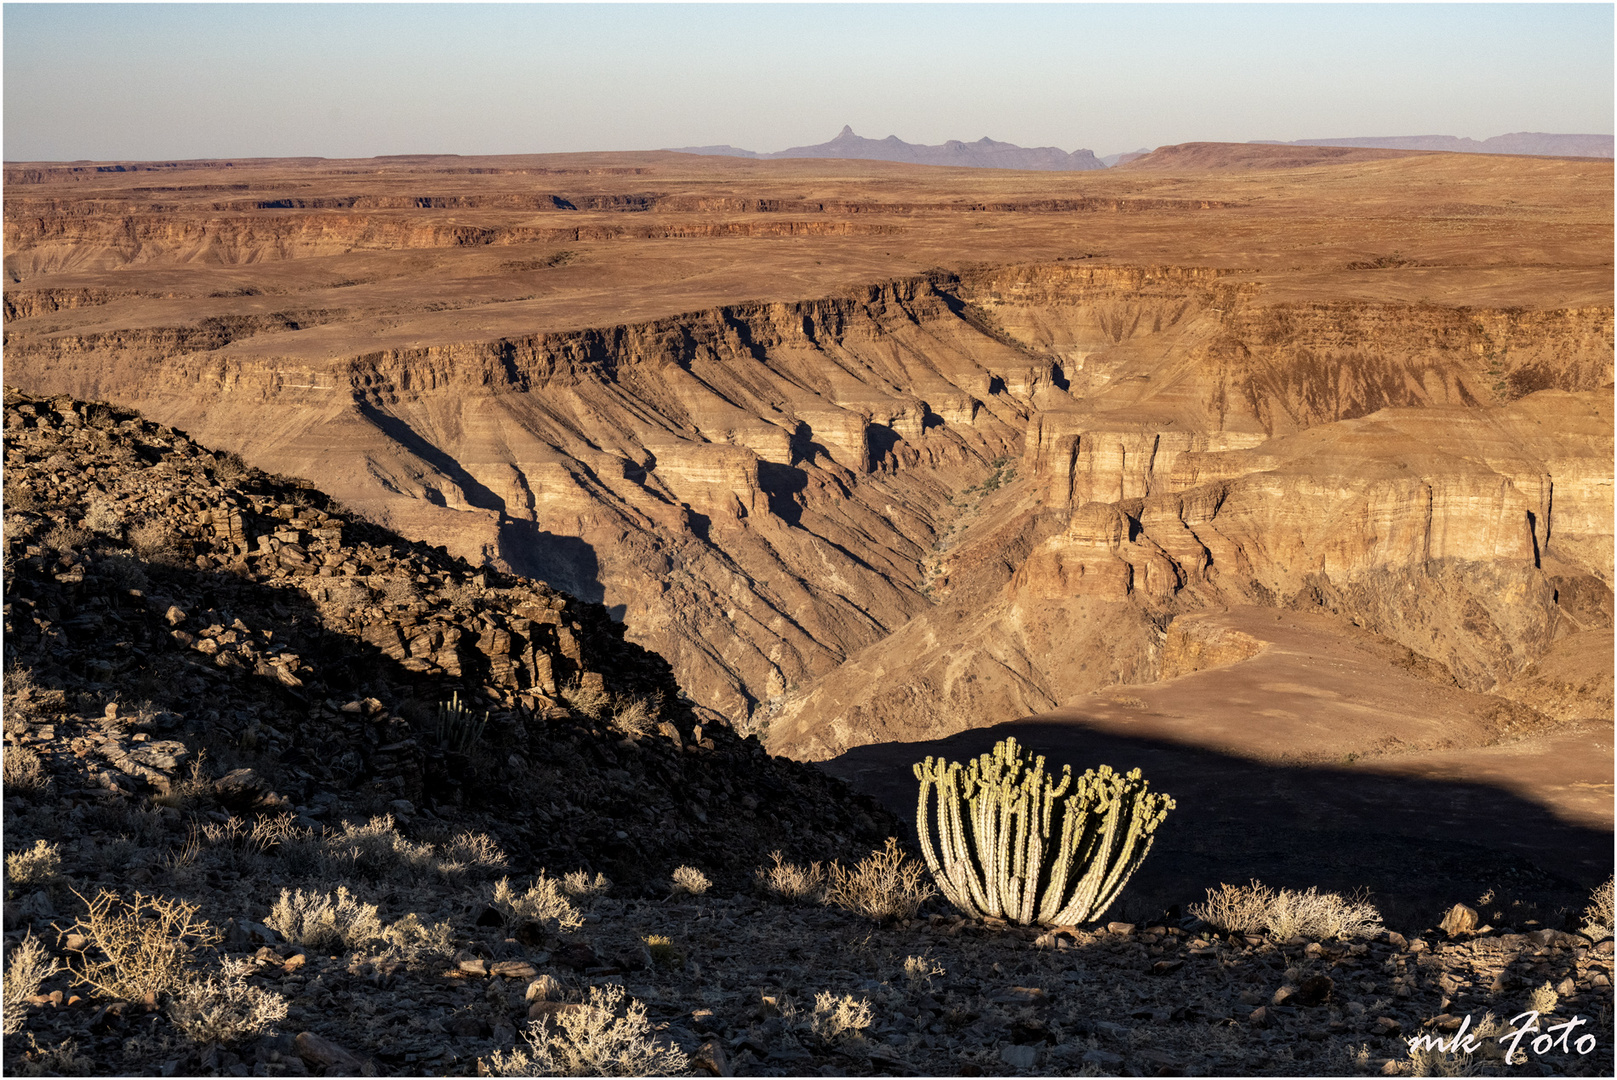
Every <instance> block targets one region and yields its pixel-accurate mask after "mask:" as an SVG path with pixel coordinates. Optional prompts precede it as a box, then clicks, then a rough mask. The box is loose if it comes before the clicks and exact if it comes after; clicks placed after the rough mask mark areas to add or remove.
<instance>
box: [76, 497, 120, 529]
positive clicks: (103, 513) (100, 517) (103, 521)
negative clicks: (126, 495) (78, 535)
mask: <svg viewBox="0 0 1617 1080" xmlns="http://www.w3.org/2000/svg"><path fill="white" fill-rule="evenodd" d="M83 524H84V527H85V528H86V529H88V530H90V531H91V532H93V533H100V534H101V535H102V536H118V535H120V534H122V533H123V526H124V516H123V514H122V513H120V512H119V510H118V504H117V503H115V502H113V501H112V500H110V499H92V500H91V501H90V505H89V508H88V509H86V510H85V511H84V522H83Z"/></svg>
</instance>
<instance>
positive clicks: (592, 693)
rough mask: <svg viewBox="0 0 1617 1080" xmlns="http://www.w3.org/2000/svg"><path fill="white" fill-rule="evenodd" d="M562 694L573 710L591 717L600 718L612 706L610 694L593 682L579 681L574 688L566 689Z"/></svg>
mask: <svg viewBox="0 0 1617 1080" xmlns="http://www.w3.org/2000/svg"><path fill="white" fill-rule="evenodd" d="M564 696H565V697H566V698H567V704H568V705H570V706H572V709H573V711H574V712H577V713H582V714H583V715H585V716H588V717H590V718H591V719H596V720H598V719H600V718H601V717H602V716H604V715H606V713H607V712H608V710H610V709H611V708H612V695H611V694H609V693H607V692H606V690H605V689H603V688H602V687H600V686H597V685H595V684H594V683H589V684H582V683H581V684H580V685H579V686H577V687H575V688H574V689H572V690H568V691H566V692H565V695H564Z"/></svg>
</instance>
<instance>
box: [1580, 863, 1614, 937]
mask: <svg viewBox="0 0 1617 1080" xmlns="http://www.w3.org/2000/svg"><path fill="white" fill-rule="evenodd" d="M1611 919H1612V879H1611V878H1610V877H1608V878H1606V881H1605V884H1603V885H1601V886H1600V887H1599V888H1598V889H1596V890H1595V891H1594V893H1593V895H1591V896H1590V897H1589V906H1588V907H1586V908H1584V909H1583V932H1584V933H1585V934H1587V935H1588V936H1589V937H1592V938H1594V939H1595V940H1596V941H1600V940H1601V939H1603V938H1609V937H1611Z"/></svg>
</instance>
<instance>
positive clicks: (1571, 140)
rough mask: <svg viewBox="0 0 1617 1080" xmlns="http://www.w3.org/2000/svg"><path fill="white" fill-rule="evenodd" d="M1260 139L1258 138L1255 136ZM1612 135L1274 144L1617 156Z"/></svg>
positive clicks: (1395, 138)
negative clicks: (1614, 151) (1614, 153)
mask: <svg viewBox="0 0 1617 1080" xmlns="http://www.w3.org/2000/svg"><path fill="white" fill-rule="evenodd" d="M1255 141H1256V140H1255ZM1612 144H1613V139H1612V136H1610V135H1555V134H1550V133H1547V132H1543V131H1515V132H1512V133H1510V134H1509V135H1495V136H1494V137H1493V138H1491V139H1483V140H1482V141H1480V142H1479V141H1477V140H1476V139H1463V138H1460V137H1458V136H1455V135H1376V136H1370V137H1367V138H1353V139H1297V140H1294V141H1292V142H1289V143H1271V144H1269V145H1274V146H1364V147H1374V148H1377V149H1382V150H1445V151H1448V152H1449V153H1455V154H1528V155H1533V156H1539V157H1602V158H1609V157H1612V156H1613V146H1612Z"/></svg>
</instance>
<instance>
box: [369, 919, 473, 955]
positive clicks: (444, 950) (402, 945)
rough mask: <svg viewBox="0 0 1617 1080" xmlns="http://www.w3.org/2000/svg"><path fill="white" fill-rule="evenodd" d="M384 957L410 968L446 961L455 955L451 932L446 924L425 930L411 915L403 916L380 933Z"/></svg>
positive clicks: (435, 925) (424, 925)
mask: <svg viewBox="0 0 1617 1080" xmlns="http://www.w3.org/2000/svg"><path fill="white" fill-rule="evenodd" d="M382 940H383V941H385V942H387V955H388V956H390V957H393V958H396V959H399V960H402V961H404V962H405V963H407V964H410V965H411V966H423V967H424V966H428V965H435V964H440V963H443V962H444V961H447V960H448V959H449V958H450V956H452V955H453V954H454V952H455V928H454V927H453V926H450V925H449V924H448V923H446V922H437V923H433V924H432V925H431V926H428V925H427V924H426V923H423V922H422V921H421V917H420V916H419V915H417V914H416V913H415V912H413V911H412V912H411V913H410V914H408V915H406V916H404V917H403V918H402V919H399V920H398V921H397V922H395V923H393V924H392V925H391V926H389V927H388V928H387V929H385V930H383V931H382Z"/></svg>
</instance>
